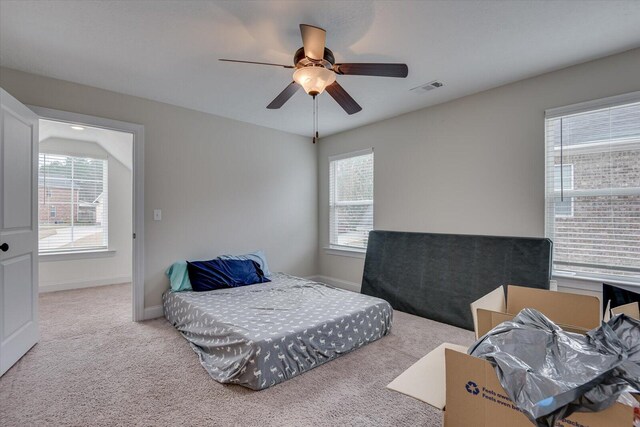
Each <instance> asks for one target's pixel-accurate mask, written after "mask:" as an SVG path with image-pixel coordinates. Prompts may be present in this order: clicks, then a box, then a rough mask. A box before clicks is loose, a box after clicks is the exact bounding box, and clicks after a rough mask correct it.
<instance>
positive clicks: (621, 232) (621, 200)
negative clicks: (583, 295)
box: [545, 94, 640, 283]
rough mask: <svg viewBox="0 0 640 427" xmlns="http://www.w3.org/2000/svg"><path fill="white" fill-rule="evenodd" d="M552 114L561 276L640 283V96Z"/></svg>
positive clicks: (554, 233) (554, 232)
mask: <svg viewBox="0 0 640 427" xmlns="http://www.w3.org/2000/svg"><path fill="white" fill-rule="evenodd" d="M559 110H560V111H558V110H555V111H554V110H551V111H548V112H547V118H546V198H545V199H546V212H545V216H546V225H545V228H546V235H547V237H549V238H550V239H552V240H553V245H554V246H553V271H554V274H556V275H567V276H574V277H585V278H594V279H602V280H607V279H609V280H619V281H623V282H631V283H640V94H637V96H634V97H629V96H628V95H627V96H624V97H621V98H618V102H615V100H612V99H607V100H603V102H602V103H599V105H598V103H597V102H596V103H589V104H588V105H587V106H585V105H584V104H583V105H580V106H576V107H575V109H573V111H572V109H571V107H566V108H562V109H559Z"/></svg>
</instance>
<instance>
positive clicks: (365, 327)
mask: <svg viewBox="0 0 640 427" xmlns="http://www.w3.org/2000/svg"><path fill="white" fill-rule="evenodd" d="M163 305H164V315H165V317H166V318H167V319H168V320H169V322H171V324H173V326H175V327H176V329H178V331H180V333H181V334H182V335H183V336H184V337H185V338H186V339H187V340H188V341H189V343H190V344H191V347H192V348H193V350H194V351H195V352H196V353H197V354H198V356H199V358H200V363H201V364H202V366H203V367H204V368H205V369H206V370H207V372H209V375H211V377H212V378H213V379H215V380H216V381H219V382H221V383H231V384H239V385H242V386H245V387H248V388H251V389H254V390H262V389H264V388H267V387H270V386H272V385H275V384H278V383H280V382H282V381H285V380H287V379H289V378H292V377H294V376H296V375H299V374H301V373H303V372H305V371H307V370H309V369H311V368H314V367H316V366H318V365H321V364H323V363H325V362H328V361H330V360H332V359H335V358H336V357H338V356H340V355H342V354H344V353H347V352H349V351H351V350H354V349H356V348H358V347H361V346H363V345H365V344H367V343H370V342H372V341H375V340H377V339H379V338H381V337H383V336H384V335H386V334H388V333H389V331H390V330H391V324H392V320H393V309H392V308H391V306H390V305H389V303H387V302H386V301H384V300H382V299H379V298H374V297H371V296H368V295H362V294H358V293H355V292H350V291H345V290H342V289H337V288H333V287H330V286H327V285H324V284H321V283H316V282H311V281H309V280H305V279H300V278H297V277H293V276H289V275H286V274H282V273H276V274H274V275H273V277H272V282H270V283H260V284H255V285H250V286H243V287H239V288H232V289H221V290H217V291H209V292H172V291H167V292H165V294H164V295H163Z"/></svg>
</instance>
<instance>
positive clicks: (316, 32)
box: [300, 24, 327, 60]
mask: <svg viewBox="0 0 640 427" xmlns="http://www.w3.org/2000/svg"><path fill="white" fill-rule="evenodd" d="M300 34H301V35H302V46H304V55H305V56H306V57H307V58H311V59H318V60H319V59H322V58H324V45H325V43H326V39H327V32H326V31H325V30H323V29H322V28H319V27H314V26H313V25H307V24H300Z"/></svg>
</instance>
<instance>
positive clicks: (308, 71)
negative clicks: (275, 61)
mask: <svg viewBox="0 0 640 427" xmlns="http://www.w3.org/2000/svg"><path fill="white" fill-rule="evenodd" d="M293 80H294V81H295V82H296V83H298V84H299V85H300V86H302V88H303V89H304V91H305V92H307V94H309V95H311V96H316V95H320V94H321V93H322V92H324V89H325V88H326V87H327V86H329V85H330V84H332V83H333V82H335V81H336V74H335V73H334V72H333V71H331V70H329V69H327V68H325V67H322V66H311V67H303V68H298V69H297V70H296V71H295V72H294V73H293Z"/></svg>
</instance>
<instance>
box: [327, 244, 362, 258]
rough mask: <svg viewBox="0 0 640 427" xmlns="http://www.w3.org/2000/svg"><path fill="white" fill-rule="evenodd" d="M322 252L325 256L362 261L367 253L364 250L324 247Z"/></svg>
mask: <svg viewBox="0 0 640 427" xmlns="http://www.w3.org/2000/svg"><path fill="white" fill-rule="evenodd" d="M324 252H325V253H326V254H327V255H338V256H346V257H350V258H360V259H364V257H365V255H366V254H367V251H366V250H365V249H357V248H353V249H347V248H337V247H331V246H329V247H326V248H324Z"/></svg>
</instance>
